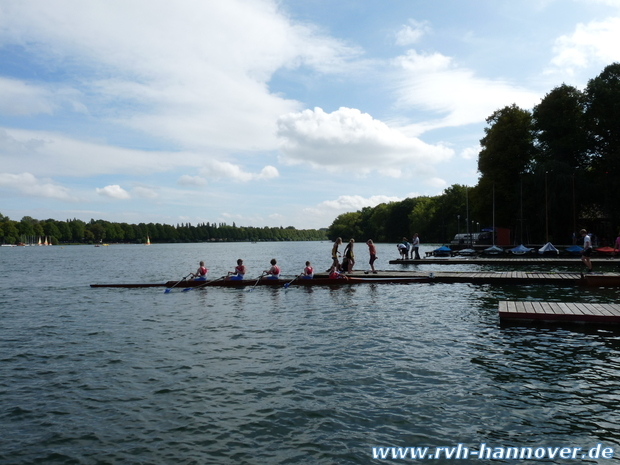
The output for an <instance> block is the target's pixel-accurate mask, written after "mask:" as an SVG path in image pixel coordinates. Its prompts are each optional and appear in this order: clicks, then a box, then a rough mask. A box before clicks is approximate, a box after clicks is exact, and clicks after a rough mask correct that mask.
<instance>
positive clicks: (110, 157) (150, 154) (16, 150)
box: [0, 127, 279, 185]
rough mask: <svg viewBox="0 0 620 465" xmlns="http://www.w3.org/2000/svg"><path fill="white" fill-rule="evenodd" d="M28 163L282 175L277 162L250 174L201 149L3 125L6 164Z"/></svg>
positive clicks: (50, 170)
mask: <svg viewBox="0 0 620 465" xmlns="http://www.w3.org/2000/svg"><path fill="white" fill-rule="evenodd" d="M85 160H87V161H86V162H85ZM25 163H26V164H28V166H29V167H30V169H31V171H32V172H33V174H35V175H51V176H75V177H87V176H95V175H98V174H117V173H121V174H123V175H145V174H149V173H156V172H165V171H169V170H172V169H176V168H180V167H192V168H197V169H201V173H203V174H205V175H207V176H209V177H214V178H218V179H219V178H228V179H232V180H234V181H252V180H266V179H272V178H275V177H277V176H278V175H279V173H278V170H277V169H276V168H275V167H273V166H265V167H264V168H263V169H262V170H261V172H259V173H248V172H245V171H244V170H243V169H242V168H241V167H240V166H238V165H235V164H232V163H229V162H222V161H219V160H217V159H214V158H212V157H211V156H208V155H204V154H200V153H197V152H176V153H175V152H164V151H159V152H155V151H146V150H133V149H125V148H121V147H114V146H110V145H105V144H102V143H94V142H85V141H80V140H77V139H73V138H70V137H67V136H64V135H61V134H56V133H52V132H44V131H27V130H18V129H9V128H1V127H0V166H2V167H3V168H4V169H6V170H7V171H8V170H11V171H17V170H19V169H20V168H21V167H23V166H24V164H25ZM202 182H204V183H206V180H205V179H204V178H202V177H200V176H195V177H193V178H192V177H190V176H181V177H180V178H179V181H178V183H179V184H181V185H204V184H201V183H202Z"/></svg>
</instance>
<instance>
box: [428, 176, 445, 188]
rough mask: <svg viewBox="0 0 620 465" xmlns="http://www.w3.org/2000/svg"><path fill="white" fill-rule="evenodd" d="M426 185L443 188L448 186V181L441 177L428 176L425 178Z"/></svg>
mask: <svg viewBox="0 0 620 465" xmlns="http://www.w3.org/2000/svg"><path fill="white" fill-rule="evenodd" d="M426 185H427V186H431V187H437V188H441V189H443V188H445V187H447V186H448V183H447V182H446V181H445V180H444V179H441V178H429V179H427V180H426Z"/></svg>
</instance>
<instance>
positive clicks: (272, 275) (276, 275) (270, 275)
mask: <svg viewBox="0 0 620 465" xmlns="http://www.w3.org/2000/svg"><path fill="white" fill-rule="evenodd" d="M270 263H271V268H269V269H268V270H265V271H263V273H264V274H266V275H267V278H266V279H280V267H279V266H278V265H276V263H277V262H276V259H275V258H272V259H271V262H270Z"/></svg>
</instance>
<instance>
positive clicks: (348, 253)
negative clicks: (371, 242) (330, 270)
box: [342, 239, 355, 273]
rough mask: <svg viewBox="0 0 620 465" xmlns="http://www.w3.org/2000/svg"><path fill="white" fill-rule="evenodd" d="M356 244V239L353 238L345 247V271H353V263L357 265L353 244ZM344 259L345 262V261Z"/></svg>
mask: <svg viewBox="0 0 620 465" xmlns="http://www.w3.org/2000/svg"><path fill="white" fill-rule="evenodd" d="M354 245H355V239H351V240H350V241H349V243H348V244H347V246H346V247H345V248H344V260H346V262H347V266H346V268H344V265H343V268H344V269H343V270H342V271H344V272H345V273H351V271H353V265H355V255H354V254H353V246H354ZM344 260H343V262H344Z"/></svg>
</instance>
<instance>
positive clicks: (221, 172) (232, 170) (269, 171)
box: [200, 160, 279, 182]
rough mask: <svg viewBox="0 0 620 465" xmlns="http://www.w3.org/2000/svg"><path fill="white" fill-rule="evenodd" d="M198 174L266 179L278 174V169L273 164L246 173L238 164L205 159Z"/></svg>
mask: <svg viewBox="0 0 620 465" xmlns="http://www.w3.org/2000/svg"><path fill="white" fill-rule="evenodd" d="M200 174H201V175H203V176H205V177H207V178H213V179H220V178H229V179H232V180H233V181H240V182H247V181H254V180H266V179H272V178H276V177H278V176H279V173H278V170H277V169H276V168H274V167H273V166H265V167H264V168H263V169H262V170H261V172H260V173H248V172H246V171H243V170H242V169H241V168H240V167H239V166H238V165H234V164H232V163H229V162H227V161H218V160H209V161H207V162H206V163H205V165H204V166H203V168H202V169H201V170H200Z"/></svg>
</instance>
